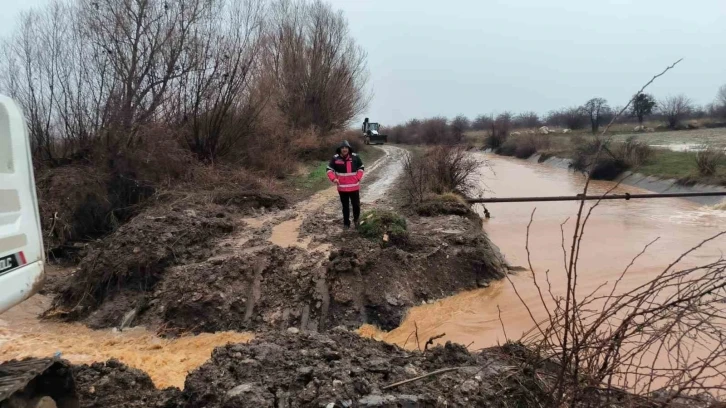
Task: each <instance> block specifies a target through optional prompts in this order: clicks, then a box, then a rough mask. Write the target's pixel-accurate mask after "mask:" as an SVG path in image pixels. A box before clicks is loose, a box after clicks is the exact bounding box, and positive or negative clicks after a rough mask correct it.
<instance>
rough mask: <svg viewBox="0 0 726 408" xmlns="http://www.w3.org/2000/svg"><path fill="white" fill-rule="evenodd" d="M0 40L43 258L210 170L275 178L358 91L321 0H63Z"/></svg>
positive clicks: (330, 137)
mask: <svg viewBox="0 0 726 408" xmlns="http://www.w3.org/2000/svg"><path fill="white" fill-rule="evenodd" d="M2 45H3V47H2V55H3V58H2V59H0V91H2V92H3V93H4V94H8V95H10V96H11V97H12V98H14V99H16V100H17V101H18V102H19V103H20V105H21V106H22V109H23V111H24V112H25V114H26V116H27V121H28V128H29V136H30V141H31V148H32V154H33V160H34V164H35V166H36V174H37V175H38V187H39V197H40V205H41V208H42V225H43V231H44V234H45V236H46V242H47V246H48V247H49V249H60V251H55V252H56V254H61V253H62V252H63V250H64V248H68V247H70V246H72V244H73V243H74V242H77V241H88V240H92V239H95V238H98V237H100V236H103V235H105V234H108V233H110V232H112V231H113V230H115V228H117V227H118V226H119V225H122V224H123V223H124V222H126V221H128V220H129V219H131V218H132V217H133V216H134V215H136V214H138V213H139V212H140V211H141V210H142V209H143V208H144V203H145V202H147V200H149V198H151V197H153V196H154V193H155V192H157V191H161V190H168V189H174V188H179V189H183V188H186V186H185V184H189V182H190V181H197V182H199V183H200V184H201V183H204V182H205V181H206V180H205V178H206V177H205V176H206V175H208V174H209V173H212V172H214V171H215V169H219V168H220V167H223V168H225V169H226V168H229V169H231V170H232V171H237V170H239V169H244V170H246V171H248V172H250V173H252V174H253V175H254V176H256V177H257V178H273V177H274V178H279V179H284V178H287V177H289V175H290V173H291V172H290V171H289V170H290V166H291V165H292V166H295V165H296V164H297V162H299V161H303V160H310V159H321V158H320V157H319V156H320V155H321V153H320V152H321V151H322V150H323V149H327V150H328V152H326V156H327V154H329V150H330V149H331V148H332V145H331V144H332V142H333V141H334V140H339V139H341V138H342V136H341V135H340V133H341V132H342V131H343V130H344V129H345V128H346V127H347V126H348V125H349V124H350V121H351V120H352V119H353V118H354V117H355V116H356V115H357V114H358V113H359V112H360V111H361V110H362V109H363V108H364V107H365V106H366V103H367V101H368V98H367V96H366V93H365V92H364V87H365V84H366V83H367V70H366V54H365V52H364V51H363V50H362V49H361V48H360V47H359V46H358V45H357V44H356V43H355V40H354V39H353V38H352V37H351V35H350V32H349V31H348V26H347V21H346V19H345V17H344V16H343V15H342V14H341V13H339V12H337V11H335V10H334V9H333V8H332V6H330V5H328V4H326V3H322V2H311V1H299V2H298V1H288V0H279V1H278V0H274V1H273V0H269V1H268V0H250V1H244V2H230V1H221V2H206V1H200V0H183V1H180V2H176V3H174V4H171V3H168V4H167V2H164V1H161V0H127V1H121V2H117V1H111V0H105V1H87V0H67V1H62V2H56V3H53V4H50V5H48V6H46V7H44V8H42V9H39V10H34V11H30V12H28V13H25V14H24V15H23V16H22V18H21V20H20V23H19V28H18V29H17V31H15V32H14V33H13V34H12V35H10V36H9V37H8V38H6V39H5V41H3V44H2ZM281 158H284V160H285V161H286V163H285V165H284V166H283V165H281V164H280V160H281ZM225 172H226V170H225ZM264 184H266V185H267V184H270V183H269V182H266V183H264Z"/></svg>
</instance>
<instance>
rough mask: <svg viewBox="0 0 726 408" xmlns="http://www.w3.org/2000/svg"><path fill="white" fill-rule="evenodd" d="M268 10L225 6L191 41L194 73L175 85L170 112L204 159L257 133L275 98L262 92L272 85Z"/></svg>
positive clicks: (255, 3) (252, 0)
mask: <svg viewBox="0 0 726 408" xmlns="http://www.w3.org/2000/svg"><path fill="white" fill-rule="evenodd" d="M265 11H266V9H265V5H264V2H263V1H261V0H246V1H243V2H233V3H223V4H222V5H221V6H220V9H217V10H215V11H214V12H213V13H208V14H206V15H204V16H203V19H202V21H201V23H200V24H199V26H200V27H199V29H198V30H197V31H196V32H195V35H194V38H193V39H192V41H190V45H189V48H188V54H189V55H185V56H184V58H188V59H190V60H191V61H196V64H195V69H193V70H190V71H189V72H188V73H186V74H185V75H182V76H181V77H180V78H179V80H178V81H175V83H174V84H175V86H174V89H173V90H172V92H171V94H172V98H177V100H174V101H173V103H172V104H170V107H171V108H172V109H173V110H174V112H173V115H174V117H175V121H176V122H177V123H181V124H182V125H183V127H184V128H185V130H186V131H185V132H184V134H185V136H186V141H187V144H188V146H189V149H190V150H191V151H192V152H194V153H195V154H196V155H197V156H198V157H199V158H200V159H201V160H204V161H214V160H215V159H216V158H217V157H218V156H220V155H226V154H228V153H230V152H231V151H232V150H233V149H234V148H235V147H236V146H238V145H239V143H240V142H241V141H242V140H243V139H244V138H245V137H248V136H250V135H251V134H252V133H254V131H255V127H256V123H257V121H258V119H259V116H260V115H261V113H262V111H263V109H264V107H265V106H266V103H267V100H268V99H269V97H270V93H269V92H264V91H263V90H262V89H260V87H261V86H264V87H265V88H272V86H273V85H272V84H268V83H266V82H264V81H263V78H262V77H261V70H262V48H263V40H264V35H263V34H264V29H265V25H264V19H265Z"/></svg>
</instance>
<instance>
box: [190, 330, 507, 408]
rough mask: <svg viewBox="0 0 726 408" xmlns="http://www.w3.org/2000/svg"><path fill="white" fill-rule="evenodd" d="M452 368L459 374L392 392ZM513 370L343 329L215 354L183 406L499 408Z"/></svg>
mask: <svg viewBox="0 0 726 408" xmlns="http://www.w3.org/2000/svg"><path fill="white" fill-rule="evenodd" d="M446 368H450V369H452V370H450V371H446V372H442V373H440V374H436V375H431V376H429V377H427V378H425V379H421V380H418V381H412V382H409V383H406V384H401V385H398V386H393V387H390V385H391V384H395V383H397V382H400V381H403V380H408V379H411V378H413V377H415V376H416V375H418V373H431V372H433V371H436V370H440V369H446ZM506 369H507V368H506V365H505V364H504V362H503V360H502V359H501V356H499V355H498V354H497V353H495V352H490V351H489V352H484V353H482V354H478V355H473V354H470V353H469V352H467V351H466V349H465V348H464V347H463V346H460V345H455V344H451V343H447V344H446V345H445V346H443V347H441V346H439V347H435V348H433V349H431V350H429V351H428V352H426V353H419V352H407V351H405V350H403V349H400V348H398V347H396V346H392V345H389V344H386V343H381V342H376V341H374V340H370V339H364V338H361V337H359V336H357V335H355V334H352V333H349V332H346V331H343V330H337V329H336V330H333V331H332V332H331V333H330V334H329V335H322V334H316V333H299V334H297V335H291V334H283V333H275V334H273V333H270V334H267V335H264V336H263V337H261V338H258V339H256V340H253V341H252V342H250V343H248V344H235V345H227V346H225V347H219V348H217V349H215V350H214V352H213V353H212V358H211V360H210V361H208V362H207V363H206V364H204V365H203V366H201V367H200V368H199V369H197V370H195V371H194V372H192V373H191V374H190V375H189V376H188V377H187V380H186V383H185V387H184V391H183V401H184V406H186V407H189V408H196V407H199V408H201V407H209V408H216V407H220V408H221V407H234V406H240V407H247V406H249V407H253V406H254V407H290V406H291V407H425V406H460V407H463V406H481V405H482V404H487V405H492V404H491V402H492V398H491V395H492V390H493V387H494V386H495V384H496V381H497V380H501V379H498V378H497V377H498V376H499V375H501V373H502V372H503V371H504V370H506ZM504 382H506V380H505V381H504ZM494 405H496V404H494Z"/></svg>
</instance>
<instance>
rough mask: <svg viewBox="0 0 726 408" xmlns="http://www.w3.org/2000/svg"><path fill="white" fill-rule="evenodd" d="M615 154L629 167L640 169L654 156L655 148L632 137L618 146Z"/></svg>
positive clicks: (614, 150) (615, 148)
mask: <svg viewBox="0 0 726 408" xmlns="http://www.w3.org/2000/svg"><path fill="white" fill-rule="evenodd" d="M613 154H614V156H615V158H618V159H620V160H622V161H623V162H625V163H626V164H627V165H628V167H640V166H642V165H643V164H644V163H645V162H646V161H647V160H648V159H650V158H651V157H652V156H653V148H652V147H650V146H649V145H648V144H646V143H643V142H640V141H638V139H637V138H636V137H634V136H631V137H629V138H628V139H627V140H626V141H625V142H623V143H618V144H616V145H615V147H614V149H613Z"/></svg>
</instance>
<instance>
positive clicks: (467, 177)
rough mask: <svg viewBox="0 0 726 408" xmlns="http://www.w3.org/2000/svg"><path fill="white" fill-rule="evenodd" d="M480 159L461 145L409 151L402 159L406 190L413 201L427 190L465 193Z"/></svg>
mask: <svg viewBox="0 0 726 408" xmlns="http://www.w3.org/2000/svg"><path fill="white" fill-rule="evenodd" d="M479 166H481V162H480V161H479V160H477V159H476V158H475V157H473V156H471V155H469V154H467V152H466V150H465V149H464V148H462V147H450V146H437V147H433V148H430V149H429V150H427V151H426V152H425V153H423V154H419V155H409V156H408V157H407V158H406V160H405V162H404V174H405V177H406V179H405V180H406V191H407V192H408V196H409V199H410V200H411V201H412V202H414V203H420V202H422V201H423V200H424V199H425V197H426V196H428V195H429V194H446V193H452V192H453V193H459V194H462V195H466V194H467V193H470V192H471V191H472V190H473V188H474V187H475V183H474V180H473V178H474V176H475V175H476V172H477V169H478V168H479Z"/></svg>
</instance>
